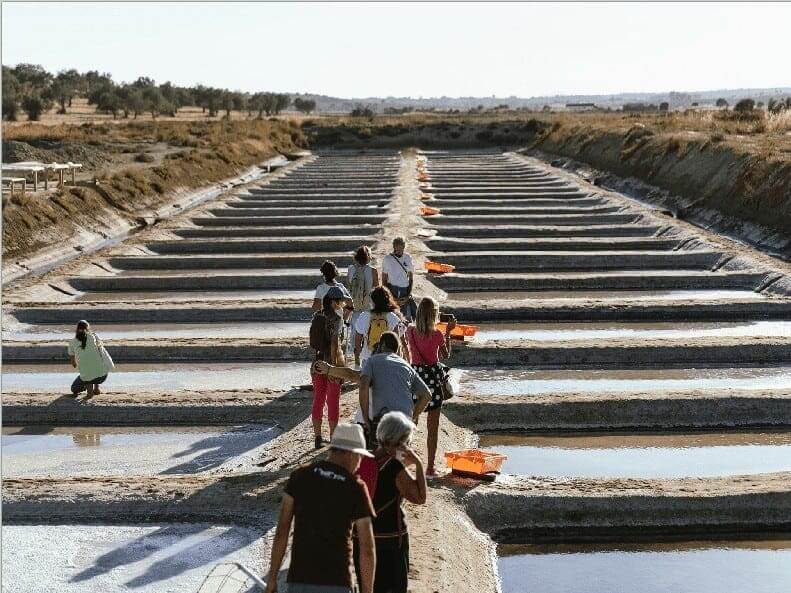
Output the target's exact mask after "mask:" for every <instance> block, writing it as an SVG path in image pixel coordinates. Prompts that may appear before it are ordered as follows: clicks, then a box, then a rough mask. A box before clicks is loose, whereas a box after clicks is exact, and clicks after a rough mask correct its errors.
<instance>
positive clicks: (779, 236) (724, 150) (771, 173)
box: [526, 124, 791, 258]
mask: <svg viewBox="0 0 791 593" xmlns="http://www.w3.org/2000/svg"><path fill="white" fill-rule="evenodd" d="M526 152H527V153H529V154H532V155H533V156H539V157H544V158H547V154H548V155H555V156H561V157H566V158H567V159H572V161H569V160H559V161H555V164H557V165H560V166H565V167H567V168H571V169H577V170H579V169H584V168H585V167H584V165H588V166H590V167H593V168H595V169H597V171H588V174H589V175H590V176H591V177H592V178H593V179H595V183H596V184H598V185H602V186H605V187H608V188H611V189H615V190H617V191H621V192H624V193H627V194H628V195H631V196H633V197H636V198H638V199H641V200H643V201H645V202H648V203H650V204H653V205H656V206H657V207H659V208H662V209H666V210H669V211H671V212H672V213H673V214H674V215H675V216H677V217H678V218H682V219H685V220H689V221H691V222H694V223H695V224H698V225H700V226H703V227H706V228H711V229H712V230H715V231H717V232H721V233H724V234H726V235H729V236H731V237H734V238H737V239H740V240H742V241H745V242H747V243H750V244H752V245H755V246H757V247H760V248H761V249H764V250H767V251H770V252H774V253H777V254H778V255H782V256H784V257H786V258H787V257H789V256H791V162H789V161H788V159H783V158H782V155H781V154H766V155H764V154H755V153H750V152H747V151H743V150H740V149H739V148H738V146H737V145H736V144H735V140H728V141H727V142H715V141H714V140H712V139H711V138H710V137H702V136H697V137H692V138H683V137H680V136H678V135H673V136H671V135H659V134H655V133H653V132H652V131H651V130H649V129H647V128H645V127H643V126H641V125H639V124H638V125H635V126H633V127H632V128H631V129H630V130H629V131H628V132H627V133H625V134H624V133H621V132H615V131H612V132H611V131H606V130H602V129H596V128H592V127H589V126H553V128H552V129H551V130H549V131H547V132H545V133H544V134H542V135H541V136H540V137H538V138H537V139H536V141H535V142H534V143H533V144H531V145H530V147H529V148H528V149H527V150H526ZM549 158H552V157H551V156H550V157H549ZM574 161H576V162H574Z"/></svg>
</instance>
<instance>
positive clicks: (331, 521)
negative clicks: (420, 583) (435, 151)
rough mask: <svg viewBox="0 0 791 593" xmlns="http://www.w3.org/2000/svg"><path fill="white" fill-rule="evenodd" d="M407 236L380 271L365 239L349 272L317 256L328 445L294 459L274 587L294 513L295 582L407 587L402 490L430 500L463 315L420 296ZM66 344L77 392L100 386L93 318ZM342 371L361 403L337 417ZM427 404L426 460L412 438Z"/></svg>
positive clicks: (316, 324) (318, 403)
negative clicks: (347, 417)
mask: <svg viewBox="0 0 791 593" xmlns="http://www.w3.org/2000/svg"><path fill="white" fill-rule="evenodd" d="M405 247H406V244H405V241H404V240H403V239H401V238H397V239H395V240H394V241H393V251H392V253H390V254H388V255H387V256H386V257H385V258H384V260H383V262H382V267H381V271H379V270H377V269H376V268H374V267H373V266H372V265H371V262H372V257H371V251H370V249H369V248H368V247H367V246H362V247H360V248H359V249H357V251H356V253H355V255H354V263H353V265H351V266H350V267H349V269H348V274H347V281H346V283H345V284H344V283H342V282H340V281H339V279H338V278H339V272H338V269H337V267H336V266H335V264H334V263H332V262H330V261H326V262H324V264H323V265H322V266H321V273H322V275H323V276H324V282H323V283H322V284H321V285H319V286H318V288H317V289H316V293H315V299H314V302H313V310H314V316H313V320H312V322H311V327H310V345H311V348H312V349H313V351H314V355H315V360H314V362H313V364H312V366H311V379H312V383H313V388H314V395H313V406H312V421H313V430H314V436H315V447H316V449H320V448H321V447H323V446H324V444H325V441H324V440H323V438H322V421H323V416H324V410H325V408H326V410H327V419H328V422H329V433H330V440H329V453H328V456H327V458H326V459H322V460H318V461H316V462H314V463H312V464H309V465H306V466H303V467H301V468H299V469H297V470H296V471H294V472H293V473H292V474H291V476H290V478H289V480H288V482H287V484H286V486H285V491H284V494H283V498H282V505H281V509H280V514H279V518H278V524H277V529H276V533H275V539H274V543H273V547H272V558H271V564H270V570H269V579H268V581H267V591H268V593H274V592H275V591H276V590H277V586H278V585H277V581H278V575H279V572H280V568H281V566H282V563H283V560H284V558H285V554H286V549H287V546H288V539H289V533H290V531H291V528H292V524H293V540H292V550H291V560H290V567H289V570H288V576H287V581H288V583H289V588H288V592H289V593H351V592H352V591H353V590H354V583H355V582H356V583H357V587H358V590H359V591H360V592H361V593H406V591H407V573H408V570H409V534H408V531H407V525H406V520H405V516H404V512H403V510H402V501H403V500H404V499H406V500H408V501H410V502H412V503H415V504H423V503H425V502H426V488H427V484H426V476H431V475H434V474H435V468H434V461H435V456H436V451H437V439H438V428H439V418H440V409H441V407H442V402H443V399H444V398H445V397H446V389H445V384H446V381H447V374H448V369H447V367H445V366H444V365H443V364H442V363H441V362H440V361H441V360H442V359H444V358H447V357H448V356H449V355H450V350H451V342H450V332H451V331H452V330H453V328H454V327H455V320H454V319H453V318H452V317H448V318H447V319H445V318H443V321H446V326H445V328H446V329H445V331H444V332H441V331H439V330H437V329H436V326H437V323H438V321H439V319H440V315H439V308H438V305H437V302H436V301H435V300H434V299H432V298H430V297H424V298H423V299H421V301H420V303H419V304H418V303H416V301H415V299H414V297H413V295H412V288H413V285H414V266H413V263H412V258H411V257H410V256H409V255H408V254H407V253H405ZM68 354H69V360H70V362H71V364H72V365H73V366H74V367H78V368H79V372H80V374H79V376H78V377H77V379H76V380H75V381H74V383H73V384H72V387H71V390H72V393H73V394H74V395H75V396H76V395H77V394H78V393H81V392H82V391H86V390H87V392H88V394H89V396H90V395H95V394H98V393H99V385H100V384H102V383H103V382H104V381H105V379H106V378H107V374H108V372H109V371H110V370H112V368H113V362H112V359H111V358H110V356H109V354H108V353H107V351H106V350H105V348H104V346H103V345H102V343H101V340H100V339H99V338H98V336H97V335H96V334H94V333H93V332H92V331H91V328H90V325H89V324H88V322H87V321H80V322H79V323H78V324H77V330H76V335H75V337H74V338H73V339H72V340H71V341H70V342H69V345H68ZM352 358H353V360H354V365H352V364H350V363H351V360H352ZM344 381H351V382H354V383H357V384H358V385H359V391H358V396H359V397H358V401H359V409H358V411H357V416H356V419H355V422H354V423H342V424H339V422H338V421H339V415H340V393H341V385H342V383H343V382H344ZM424 411H425V412H427V428H428V430H427V432H428V443H427V444H428V447H427V448H428V460H427V461H428V463H427V465H426V466H425V467H424V465H423V461H422V459H421V458H420V456H419V455H418V454H417V453H416V452H415V450H414V449H413V448H412V438H413V435H414V432H415V429H416V425H417V423H418V420H419V418H420V416H421V414H422V413H423V412H424Z"/></svg>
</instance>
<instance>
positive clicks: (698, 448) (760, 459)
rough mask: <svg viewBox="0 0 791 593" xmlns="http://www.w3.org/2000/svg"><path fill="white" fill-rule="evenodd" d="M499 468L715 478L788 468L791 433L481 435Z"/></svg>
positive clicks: (579, 475) (549, 472)
mask: <svg viewBox="0 0 791 593" xmlns="http://www.w3.org/2000/svg"><path fill="white" fill-rule="evenodd" d="M480 446H481V447H482V448H485V449H492V450H495V451H497V452H499V453H503V454H505V455H507V456H508V460H507V461H506V462H505V463H504V465H503V468H502V471H503V473H509V474H518V475H529V476H552V477H575V478H682V477H717V476H728V475H744V474H759V473H771V472H781V471H791V432H782V433H759V432H752V433H695V434H644V433H640V434H621V433H612V434H607V433H601V434H592V435H591V434H586V435H577V434H571V435H566V434H562V435H548V436H547V435H542V436H539V435H524V434H484V435H481V438H480Z"/></svg>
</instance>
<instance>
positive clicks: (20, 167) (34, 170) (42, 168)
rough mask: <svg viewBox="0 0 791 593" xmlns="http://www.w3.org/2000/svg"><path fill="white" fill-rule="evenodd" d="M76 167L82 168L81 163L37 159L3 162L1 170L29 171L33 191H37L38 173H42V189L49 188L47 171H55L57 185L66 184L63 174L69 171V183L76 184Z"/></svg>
mask: <svg viewBox="0 0 791 593" xmlns="http://www.w3.org/2000/svg"><path fill="white" fill-rule="evenodd" d="M78 169H82V164H81V163H72V162H68V163H40V162H38V161H23V162H20V163H8V164H3V171H19V172H20V173H30V174H32V175H33V191H38V174H39V173H44V189H45V190H48V189H49V173H50V172H55V173H57V175H58V187H63V186H64V185H65V184H66V179H65V174H66V172H67V171H68V172H70V173H71V184H72V185H76V183H75V178H74V174H75V171H77V170H78Z"/></svg>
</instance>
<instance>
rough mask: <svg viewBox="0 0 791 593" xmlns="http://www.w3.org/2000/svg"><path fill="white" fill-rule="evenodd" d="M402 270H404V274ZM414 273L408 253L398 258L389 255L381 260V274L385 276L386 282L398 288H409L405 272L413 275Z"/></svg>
mask: <svg viewBox="0 0 791 593" xmlns="http://www.w3.org/2000/svg"><path fill="white" fill-rule="evenodd" d="M399 261H400V262H401V263H402V264H403V265H404V267H403V268H402V267H401V265H400V264H399V263H398V262H399ZM404 268H406V272H405V271H404ZM414 271H415V266H414V265H413V264H412V257H411V256H410V255H409V254H408V253H405V254H404V255H402V256H401V257H399V258H396V256H395V255H393V254H392V253H389V254H388V255H386V256H385V258H384V259H383V260H382V274H387V282H388V284H392V285H393V286H400V287H402V288H406V287H407V286H409V276H408V275H407V272H413V273H414Z"/></svg>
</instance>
